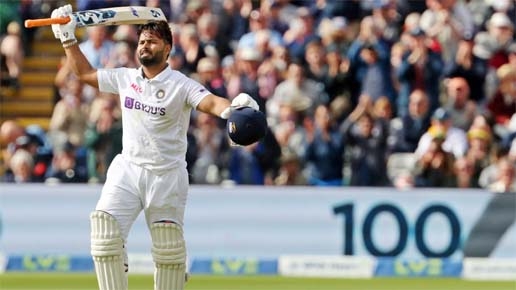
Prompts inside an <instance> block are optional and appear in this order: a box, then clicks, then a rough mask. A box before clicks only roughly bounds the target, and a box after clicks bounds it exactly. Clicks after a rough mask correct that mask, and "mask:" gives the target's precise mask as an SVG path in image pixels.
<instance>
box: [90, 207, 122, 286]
mask: <svg viewBox="0 0 516 290" xmlns="http://www.w3.org/2000/svg"><path fill="white" fill-rule="evenodd" d="M90 221H91V255H92V257H93V262H94V263H95V272H96V274H97V280H98V284H99V289H100V290H125V289H127V275H126V273H125V266H124V249H123V247H124V241H123V239H122V235H121V234H120V227H119V225H118V222H117V221H116V220H115V218H114V217H113V216H112V215H110V214H108V213H105V212H103V211H94V212H92V213H91V215H90Z"/></svg>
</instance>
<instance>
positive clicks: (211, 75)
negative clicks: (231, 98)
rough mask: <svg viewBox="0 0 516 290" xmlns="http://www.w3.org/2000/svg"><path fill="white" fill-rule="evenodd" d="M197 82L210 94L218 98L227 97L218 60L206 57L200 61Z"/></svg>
mask: <svg viewBox="0 0 516 290" xmlns="http://www.w3.org/2000/svg"><path fill="white" fill-rule="evenodd" d="M197 80H198V81H199V82H200V83H201V84H202V85H203V86H205V87H206V89H208V90H209V91H210V92H213V93H214V94H216V95H218V96H227V90H226V85H225V84H224V79H223V78H222V75H221V69H220V66H219V63H218V60H217V58H215V57H205V58H202V59H200V60H199V63H198V64H197Z"/></svg>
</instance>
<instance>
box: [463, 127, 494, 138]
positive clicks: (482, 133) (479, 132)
mask: <svg viewBox="0 0 516 290" xmlns="http://www.w3.org/2000/svg"><path fill="white" fill-rule="evenodd" d="M468 139H470V140H471V139H481V140H484V141H491V132H490V131H489V129H487V128H482V127H476V128H471V129H469V130H468Z"/></svg>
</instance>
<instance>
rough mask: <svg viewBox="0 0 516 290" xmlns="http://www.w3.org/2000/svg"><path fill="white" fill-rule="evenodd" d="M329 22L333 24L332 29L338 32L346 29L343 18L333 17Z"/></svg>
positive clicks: (345, 21) (346, 22)
mask: <svg viewBox="0 0 516 290" xmlns="http://www.w3.org/2000/svg"><path fill="white" fill-rule="evenodd" d="M331 22H332V24H333V28H335V29H338V30H342V29H346V28H347V27H348V21H347V20H346V18H345V17H343V16H336V17H333V18H332V19H331Z"/></svg>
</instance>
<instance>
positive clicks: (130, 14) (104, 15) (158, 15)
mask: <svg viewBox="0 0 516 290" xmlns="http://www.w3.org/2000/svg"><path fill="white" fill-rule="evenodd" d="M72 16H73V17H74V19H75V22H76V23H77V27H85V26H97V25H105V26H107V25H122V24H143V23H147V22H149V21H159V20H165V21H167V18H166V17H165V14H164V13H163V11H161V9H160V8H152V7H144V6H124V7H113V8H102V9H94V10H85V11H76V12H73V13H72ZM69 21H70V18H69V17H60V18H41V19H27V20H25V27H26V28H31V27H39V26H48V25H52V24H66V23H68V22H69Z"/></svg>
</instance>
